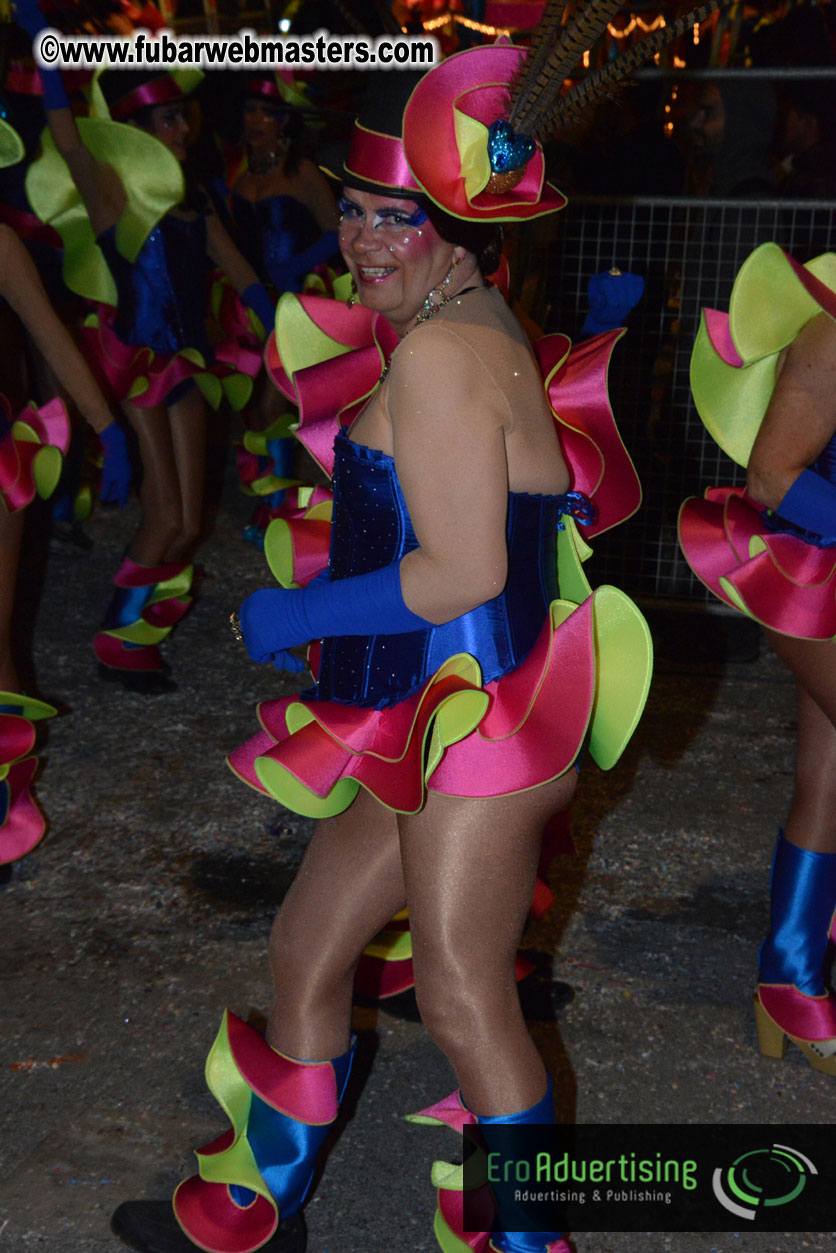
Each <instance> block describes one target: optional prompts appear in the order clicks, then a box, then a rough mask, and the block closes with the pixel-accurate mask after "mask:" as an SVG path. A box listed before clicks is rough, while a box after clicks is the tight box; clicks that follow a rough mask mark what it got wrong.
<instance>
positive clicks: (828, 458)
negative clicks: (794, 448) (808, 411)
mask: <svg viewBox="0 0 836 1253" xmlns="http://www.w3.org/2000/svg"><path fill="white" fill-rule="evenodd" d="M810 469H811V470H814V471H815V472H816V474H820V475H821V476H822V478H823V479H827V481H828V483H833V484H834V485H836V434H834V435H832V436H831V437H830V442H829V443H828V444H827V445H826V446H825V447H824V449H823V450H822V451H821V452H820V453H819V455H818V457H817V458H816V460H815V461H814V462H813V464H812V465H811V466H810ZM762 516H763V518H764V521H765V522H766V523H767V524H768V526H769V527H770V529H771V530H773V531H783V532H785V533H787V534H789V535H797V536H799V537H800V538H801V539H803V540H806V541H807V543H808V544H815V545H816V546H817V547H818V548H836V515H834V517H833V527H832V529H831V532H830V534H829V535H818V534H816V533H815V532H814V531H805V530H804V529H803V528H802V527H800V526H796V524H795V523H794V522H788V521H787V520H786V518H782V517H781V516H780V514H778V513H769V512H766V513H764V514H763V515H762Z"/></svg>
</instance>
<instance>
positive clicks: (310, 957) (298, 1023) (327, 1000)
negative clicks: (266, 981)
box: [267, 789, 405, 1060]
mask: <svg viewBox="0 0 836 1253" xmlns="http://www.w3.org/2000/svg"><path fill="white" fill-rule="evenodd" d="M404 904H405V893H404V884H403V874H402V871H401V852H400V844H399V838H398V823H397V818H396V816H395V814H394V813H392V811H391V810H389V809H387V808H386V807H385V806H383V805H381V804H380V803H379V802H378V801H377V800H375V799H374V797H373V796H370V795H369V794H368V793H367V792H365V791H364V790H363V789H361V790H360V792H359V793H358V795H357V798H356V800H355V801H354V803H353V804H352V805H351V807H350V808H349V809H347V810H346V811H345V812H344V813H342V814H338V815H337V817H335V818H328V819H326V820H325V821H322V822H319V823H317V826H316V830H315V831H314V835H313V838H312V839H311V842H310V844H309V845H308V849H307V851H306V853H305V857H304V860H303V862H302V865H301V867H300V869H299V873H298V874H297V876H296V878H295V880H294V882H293V884H292V886H291V888H290V890H289V892H288V893H287V896H286V897H285V899H284V901H283V903H282V906H281V909H280V910H279V913H278V916H277V918H276V921H275V923H274V925H273V932H272V935H271V937H270V966H271V971H272V976H273V985H274V992H275V1003H274V1006H273V1011H272V1014H271V1016H270V1022H269V1025H268V1028H267V1039H268V1041H269V1043H270V1044H271V1045H272V1046H273V1047H274V1048H277V1049H279V1050H281V1051H282V1052H283V1053H288V1054H290V1056H291V1057H300V1058H306V1059H314V1060H315V1059H317V1058H327V1057H336V1056H337V1055H339V1054H340V1053H343V1052H344V1051H345V1050H346V1049H347V1048H348V1039H349V1026H350V1018H351V996H352V987H353V983H354V971H355V968H356V966H357V962H358V961H359V959H360V954H361V953H362V951H363V949H364V948H365V946H366V945H367V944H368V942H369V940H370V939H371V938H372V937H373V936H374V935H376V934H377V932H378V931H380V930H381V928H382V927H384V926H385V925H386V923H387V922H389V921H391V919H392V918H393V917H394V916H395V914H396V913H398V911H399V910H401V909H403V907H404Z"/></svg>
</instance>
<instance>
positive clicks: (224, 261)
mask: <svg viewBox="0 0 836 1253" xmlns="http://www.w3.org/2000/svg"><path fill="white" fill-rule="evenodd" d="M206 251H207V252H208V254H209V257H210V259H211V260H212V262H213V263H214V264H215V265H216V266H217V267H218V269H219V270H223V272H224V274H225V275H226V276H227V278H228V279H229V281H230V283H231V284H232V286H233V287H234V288H235V290H236V291H237V292H238V295H239V296H243V295H244V292H245V291H246V290H247V288H248V287H251V286H252V285H253V283H258V281H259V278H258V275H257V274H256V272H255V270H254V269H253V267H252V266H251V265H250V263H249V261H247V260H246V258H245V257H243V256H242V254H241V253H240V252H239V251H238V249H237V248H236V247H235V244H234V243H233V241H232V239H231V238H230V236H229V233H228V231H227V230H226V228H225V227H224V225H223V223H222V222H221V219H220V218H219V217H218V215H217V213H215V211H214V209H213V210H212V211H211V212H210V213H208V214H207V216H206Z"/></svg>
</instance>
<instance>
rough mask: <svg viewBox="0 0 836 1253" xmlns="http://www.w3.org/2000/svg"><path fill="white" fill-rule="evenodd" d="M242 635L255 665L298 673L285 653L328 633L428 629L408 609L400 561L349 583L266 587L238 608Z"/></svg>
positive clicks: (427, 624)
mask: <svg viewBox="0 0 836 1253" xmlns="http://www.w3.org/2000/svg"><path fill="white" fill-rule="evenodd" d="M239 617H240V624H241V634H242V635H243V637H244V643H245V645H246V648H247V652H248V654H249V656H250V658H251V659H252V660H253V661H257V662H265V661H272V662H273V664H274V665H275V666H276V668H277V669H279V670H288V669H302V668H303V667H302V666H301V664H300V665H293V664H290V665H289V664H288V661H289V660H290V662H295V660H296V659H295V658H290V657H289V654H288V653H287V651H286V650H287V649H288V648H293V647H294V645H296V644H307V643H309V642H310V641H311V640H318V639H322V638H323V637H326V636H330V635H403V634H405V633H406V632H407V631H421V630H425V629H426V628H427V627H430V626H432V623H431V622H428V621H427V619H426V618H421V617H419V616H418V614H415V613H413V612H412V610H411V609H408V608H407V606H406V603H405V602H404V598H403V593H402V592H401V574H400V563H399V562H393V563H392V564H391V565H388V566H384V567H383V569H382V570H375V571H373V572H372V573H371V574H359V575H356V576H355V577H354V578H350V579H334V580H333V581H332V580H329V579H326V578H322V577H321V576H320V578H317V579H314V581H313V583H309V584H308V586H307V587H305V588H290V589H285V588H279V587H265V588H262V589H261V590H260V591H258V592H253V594H252V596H248V597H247V599H246V600H245V601H244V603H243V605H242V606H241V610H240V614H239Z"/></svg>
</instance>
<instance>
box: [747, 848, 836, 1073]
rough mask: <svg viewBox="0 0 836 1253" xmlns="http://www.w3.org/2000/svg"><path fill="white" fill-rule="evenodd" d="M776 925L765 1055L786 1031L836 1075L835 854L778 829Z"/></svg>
mask: <svg viewBox="0 0 836 1253" xmlns="http://www.w3.org/2000/svg"><path fill="white" fill-rule="evenodd" d="M770 892H771V899H772V910H771V928H770V932H769V935H768V937H767V938H766V940H764V942H763V944H762V945H761V950H760V954H759V976H758V991H757V995H756V997H755V1020H756V1023H757V1028H758V1042H759V1045H760V1050H761V1053H763V1055H764V1056H765V1057H775V1058H781V1057H783V1056H784V1055H785V1054H786V1051H787V1038H789V1039H790V1040H792V1042H793V1043H794V1044H797V1045H798V1047H799V1048H800V1049H801V1050H802V1051H803V1052H804V1054H805V1056H806V1057H807V1060H808V1061H809V1062H810V1064H811V1065H812V1066H813V1067H814V1068H815V1069H816V1070H821V1071H823V1072H824V1073H825V1074H829V1075H836V998H834V996H833V993H832V992H831V991H830V990H829V988H828V987H827V984H826V982H825V978H826V974H827V973H828V970H827V968H828V966H829V958H830V956H831V942H830V930H831V926H832V924H833V915H834V910H835V909H836V853H814V852H811V851H810V850H809V849H806V848H799V847H798V846H797V845H796V844H791V843H790V842H789V840H787V839H785V838H784V833H783V831H782V832H781V833H780V834H779V836H778V843H777V845H776V848H775V856H774V857H773V860H772V878H771V883H770Z"/></svg>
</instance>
